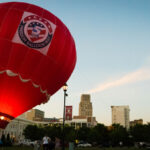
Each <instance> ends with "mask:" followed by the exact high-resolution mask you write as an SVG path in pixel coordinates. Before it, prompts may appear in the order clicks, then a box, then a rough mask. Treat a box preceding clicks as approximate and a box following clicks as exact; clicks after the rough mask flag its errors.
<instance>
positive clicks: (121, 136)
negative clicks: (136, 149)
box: [110, 124, 129, 146]
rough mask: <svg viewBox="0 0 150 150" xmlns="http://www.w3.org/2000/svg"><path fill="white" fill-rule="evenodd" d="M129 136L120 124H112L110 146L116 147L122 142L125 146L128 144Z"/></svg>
mask: <svg viewBox="0 0 150 150" xmlns="http://www.w3.org/2000/svg"><path fill="white" fill-rule="evenodd" d="M128 137H129V134H128V132H127V130H126V128H124V127H123V126H121V125H120V124H113V125H112V129H111V131H110V139H111V143H112V146H118V145H119V142H123V144H125V145H126V143H128Z"/></svg>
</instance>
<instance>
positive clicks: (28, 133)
mask: <svg viewBox="0 0 150 150" xmlns="http://www.w3.org/2000/svg"><path fill="white" fill-rule="evenodd" d="M23 134H24V136H25V138H26V139H30V140H32V141H34V140H39V139H42V137H43V136H44V132H43V128H40V127H37V126H36V125H28V126H27V127H26V128H25V129H24V132H23Z"/></svg>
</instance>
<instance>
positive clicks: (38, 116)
mask: <svg viewBox="0 0 150 150" xmlns="http://www.w3.org/2000/svg"><path fill="white" fill-rule="evenodd" d="M25 119H27V120H32V121H43V120H44V111H41V110H39V109H31V110H30V111H28V112H26V113H25Z"/></svg>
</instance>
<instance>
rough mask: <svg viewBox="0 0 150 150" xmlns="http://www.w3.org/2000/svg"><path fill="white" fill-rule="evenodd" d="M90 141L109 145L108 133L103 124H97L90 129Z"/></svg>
mask: <svg viewBox="0 0 150 150" xmlns="http://www.w3.org/2000/svg"><path fill="white" fill-rule="evenodd" d="M90 139H91V141H92V142H95V143H97V144H100V145H103V146H107V145H109V131H108V129H107V127H106V126H105V125H104V124H97V125H96V126H95V127H94V128H92V129H91V135H90Z"/></svg>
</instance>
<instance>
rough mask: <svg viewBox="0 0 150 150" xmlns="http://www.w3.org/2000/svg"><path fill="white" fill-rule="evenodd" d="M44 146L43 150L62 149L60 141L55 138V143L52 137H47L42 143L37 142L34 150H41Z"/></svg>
mask: <svg viewBox="0 0 150 150" xmlns="http://www.w3.org/2000/svg"><path fill="white" fill-rule="evenodd" d="M42 146H43V150H53V149H59V148H60V139H58V138H55V142H54V141H52V140H51V138H50V137H48V136H47V135H45V136H44V137H43V139H42V144H41V141H36V143H35V144H34V150H41V147H42Z"/></svg>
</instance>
